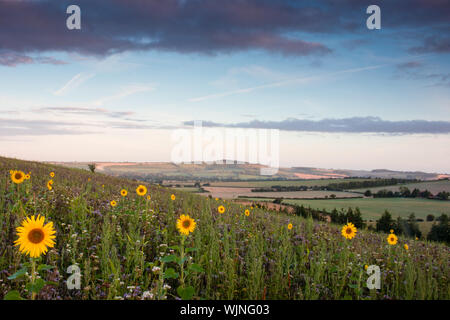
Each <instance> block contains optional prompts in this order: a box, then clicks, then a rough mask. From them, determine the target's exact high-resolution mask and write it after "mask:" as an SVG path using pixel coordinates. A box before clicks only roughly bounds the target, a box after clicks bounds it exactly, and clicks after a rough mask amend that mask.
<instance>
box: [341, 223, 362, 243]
mask: <svg viewBox="0 0 450 320" xmlns="http://www.w3.org/2000/svg"><path fill="white" fill-rule="evenodd" d="M357 231H358V230H357V229H356V227H355V226H354V225H353V223H351V222H349V223H348V224H346V225H345V226H343V227H342V231H341V234H342V236H343V237H344V238H346V239H353V238H354V237H355V236H356V232H357Z"/></svg>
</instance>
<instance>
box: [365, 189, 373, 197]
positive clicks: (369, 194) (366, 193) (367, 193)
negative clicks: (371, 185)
mask: <svg viewBox="0 0 450 320" xmlns="http://www.w3.org/2000/svg"><path fill="white" fill-rule="evenodd" d="M364 196H366V197H371V196H372V191H370V190H367V191H366V192H364Z"/></svg>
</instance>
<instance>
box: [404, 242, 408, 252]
mask: <svg viewBox="0 0 450 320" xmlns="http://www.w3.org/2000/svg"><path fill="white" fill-rule="evenodd" d="M403 248H405V250H406V251H408V250H409V246H408V245H407V244H406V243H405V244H404V246H403Z"/></svg>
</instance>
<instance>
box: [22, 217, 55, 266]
mask: <svg viewBox="0 0 450 320" xmlns="http://www.w3.org/2000/svg"><path fill="white" fill-rule="evenodd" d="M44 221H45V218H44V217H41V216H40V215H38V216H37V218H35V217H34V216H32V217H31V219H30V218H28V217H27V218H26V219H25V220H24V221H23V222H22V226H20V227H18V228H17V235H18V236H19V239H17V240H16V241H15V242H14V243H15V245H16V246H19V251H20V252H21V253H25V254H28V255H29V256H30V257H31V258H38V257H40V256H41V254H46V253H47V251H48V248H53V246H54V245H55V242H54V241H53V239H55V238H56V236H55V235H54V234H55V233H56V231H55V230H54V229H53V222H49V223H47V224H46V225H44Z"/></svg>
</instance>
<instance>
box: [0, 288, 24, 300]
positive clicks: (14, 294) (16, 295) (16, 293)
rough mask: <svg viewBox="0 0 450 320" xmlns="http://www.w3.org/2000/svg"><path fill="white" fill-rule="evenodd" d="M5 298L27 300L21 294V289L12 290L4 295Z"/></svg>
mask: <svg viewBox="0 0 450 320" xmlns="http://www.w3.org/2000/svg"><path fill="white" fill-rule="evenodd" d="M3 300H26V299H24V298H22V297H21V296H20V293H19V291H17V290H11V291H10V292H8V293H7V294H6V295H5V296H4V297H3Z"/></svg>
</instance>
